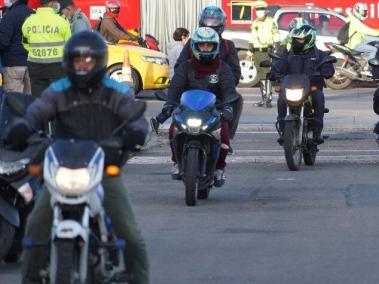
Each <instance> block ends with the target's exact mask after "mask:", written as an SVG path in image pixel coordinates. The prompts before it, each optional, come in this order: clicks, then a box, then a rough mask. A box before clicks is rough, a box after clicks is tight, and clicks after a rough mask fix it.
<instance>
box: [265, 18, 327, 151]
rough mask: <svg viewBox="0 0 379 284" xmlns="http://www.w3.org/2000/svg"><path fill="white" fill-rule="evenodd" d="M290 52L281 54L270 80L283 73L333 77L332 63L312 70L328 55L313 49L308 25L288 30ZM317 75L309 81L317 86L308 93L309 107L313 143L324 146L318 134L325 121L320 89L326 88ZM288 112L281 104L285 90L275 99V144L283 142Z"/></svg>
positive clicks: (313, 43) (314, 35) (323, 99)
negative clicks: (276, 109) (310, 99)
mask: <svg viewBox="0 0 379 284" xmlns="http://www.w3.org/2000/svg"><path fill="white" fill-rule="evenodd" d="M291 37H292V42H291V49H290V50H289V51H288V52H287V53H285V54H283V55H282V57H281V58H280V59H279V60H278V61H276V63H275V64H274V65H273V66H272V68H271V73H270V79H271V80H273V81H274V80H277V79H279V78H280V77H281V76H283V75H286V74H307V75H311V74H312V73H314V72H315V71H319V72H320V74H321V76H322V77H324V78H330V77H332V76H333V74H334V67H333V64H332V63H326V64H323V65H321V66H320V67H319V68H318V70H314V67H315V66H316V65H317V64H319V63H321V62H322V60H323V59H324V57H325V56H327V54H326V53H325V52H323V51H321V50H319V49H317V47H316V46H315V41H316V31H315V30H314V28H313V27H312V26H310V25H307V24H305V25H303V26H301V27H299V28H297V29H293V30H292V31H291ZM322 77H320V76H317V77H313V78H312V79H311V84H312V85H316V86H317V90H316V91H313V92H311V94H310V95H311V97H312V106H313V108H314V111H315V118H316V119H317V123H315V124H314V129H313V134H314V137H315V139H314V141H315V143H318V144H320V143H323V138H322V136H321V132H322V129H323V122H324V110H325V98H324V93H323V88H324V86H325V82H324V79H323V78H322ZM286 113H287V107H286V103H285V101H284V90H282V91H281V93H280V94H279V97H278V121H279V131H280V133H281V135H280V137H279V139H278V143H279V144H282V143H283V137H282V134H283V131H284V120H283V119H284V117H285V116H286Z"/></svg>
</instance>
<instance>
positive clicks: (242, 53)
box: [238, 50, 259, 88]
mask: <svg viewBox="0 0 379 284" xmlns="http://www.w3.org/2000/svg"><path fill="white" fill-rule="evenodd" d="M246 53H247V51H246V50H239V51H238V59H239V61H240V66H241V78H240V82H239V84H238V87H242V88H248V87H254V86H255V85H256V84H257V83H258V81H259V78H258V73H257V68H255V66H254V63H253V62H251V61H249V60H246Z"/></svg>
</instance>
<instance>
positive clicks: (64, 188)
mask: <svg viewBox="0 0 379 284" xmlns="http://www.w3.org/2000/svg"><path fill="white" fill-rule="evenodd" d="M90 179H91V178H90V173H89V171H88V170H87V168H82V169H74V170H73V169H68V168H65V167H60V168H59V169H58V172H57V175H56V177H55V181H56V183H57V186H58V189H59V191H61V192H62V193H64V194H81V193H85V192H86V191H87V190H88V189H89V188H88V187H89V185H90Z"/></svg>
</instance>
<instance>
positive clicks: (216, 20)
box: [204, 17, 223, 28]
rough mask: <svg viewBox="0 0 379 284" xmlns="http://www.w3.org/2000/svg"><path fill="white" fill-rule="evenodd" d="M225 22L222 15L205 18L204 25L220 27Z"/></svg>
mask: <svg viewBox="0 0 379 284" xmlns="http://www.w3.org/2000/svg"><path fill="white" fill-rule="evenodd" d="M222 24H223V22H222V19H221V18H220V17H207V18H205V19H204V26H206V27H212V28H213V27H220V26H222Z"/></svg>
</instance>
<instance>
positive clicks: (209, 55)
mask: <svg viewBox="0 0 379 284" xmlns="http://www.w3.org/2000/svg"><path fill="white" fill-rule="evenodd" d="M203 42H206V43H213V44H214V47H213V49H212V50H211V51H201V50H200V48H199V43H203ZM191 49H192V53H193V55H194V56H195V58H196V59H197V60H211V59H215V58H216V56H217V55H218V52H219V49H220V38H219V36H218V34H217V32H216V31H215V30H214V29H211V28H208V27H201V28H198V29H197V30H196V31H195V32H194V33H193V35H192V37H191Z"/></svg>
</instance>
